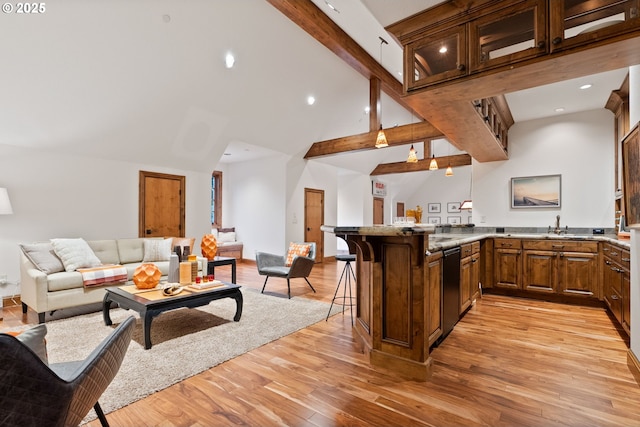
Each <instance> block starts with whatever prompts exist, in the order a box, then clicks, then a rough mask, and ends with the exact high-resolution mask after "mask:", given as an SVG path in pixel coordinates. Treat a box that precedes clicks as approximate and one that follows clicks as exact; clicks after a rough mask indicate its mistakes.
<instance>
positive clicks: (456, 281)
mask: <svg viewBox="0 0 640 427" xmlns="http://www.w3.org/2000/svg"><path fill="white" fill-rule="evenodd" d="M442 253H443V260H442V336H441V337H440V338H439V339H438V340H437V341H436V342H435V346H436V347H437V346H438V345H440V343H441V342H442V341H443V340H444V339H445V338H446V337H447V335H449V332H451V330H452V329H453V327H454V326H455V324H456V323H458V320H459V319H460V311H459V307H460V246H456V247H455V248H451V249H446V250H444V251H442Z"/></svg>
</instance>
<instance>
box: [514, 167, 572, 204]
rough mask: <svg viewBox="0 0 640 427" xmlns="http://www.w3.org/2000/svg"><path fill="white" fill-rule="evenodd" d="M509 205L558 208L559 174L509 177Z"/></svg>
mask: <svg viewBox="0 0 640 427" xmlns="http://www.w3.org/2000/svg"><path fill="white" fill-rule="evenodd" d="M511 207H512V208H514V209H521V208H559V207H560V175H541V176H525V177H519V178H511Z"/></svg>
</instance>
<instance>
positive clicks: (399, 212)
mask: <svg viewBox="0 0 640 427" xmlns="http://www.w3.org/2000/svg"><path fill="white" fill-rule="evenodd" d="M396 216H397V217H403V216H404V202H398V203H396Z"/></svg>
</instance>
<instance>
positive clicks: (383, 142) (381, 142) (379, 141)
mask: <svg viewBox="0 0 640 427" xmlns="http://www.w3.org/2000/svg"><path fill="white" fill-rule="evenodd" d="M378 38H379V39H380V65H381V66H382V45H383V44H388V43H387V41H386V40H385V39H383V38H382V37H379V36H378ZM378 103H380V105H382V102H381V100H380V99H378ZM380 110H382V106H381V107H380ZM388 146H389V143H388V142H387V136H386V135H385V134H384V130H383V129H382V123H380V130H379V131H378V137H377V138H376V148H384V147H388Z"/></svg>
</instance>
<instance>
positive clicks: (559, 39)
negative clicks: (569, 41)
mask: <svg viewBox="0 0 640 427" xmlns="http://www.w3.org/2000/svg"><path fill="white" fill-rule="evenodd" d="M561 42H562V39H561V38H560V37H556V38H555V39H553V40H551V43H553V44H555V45H558V44H560V43H561Z"/></svg>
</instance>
